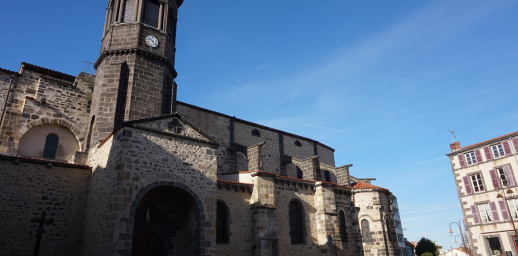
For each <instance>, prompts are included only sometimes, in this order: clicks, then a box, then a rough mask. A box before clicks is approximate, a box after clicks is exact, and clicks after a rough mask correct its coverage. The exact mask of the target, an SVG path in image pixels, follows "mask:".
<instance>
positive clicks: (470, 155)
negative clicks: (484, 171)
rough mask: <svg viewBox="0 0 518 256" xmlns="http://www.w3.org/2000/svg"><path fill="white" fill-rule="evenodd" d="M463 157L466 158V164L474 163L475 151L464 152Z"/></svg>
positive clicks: (475, 158) (475, 160)
mask: <svg viewBox="0 0 518 256" xmlns="http://www.w3.org/2000/svg"><path fill="white" fill-rule="evenodd" d="M464 157H465V158H466V164H467V165H474V164H476V163H477V156H476V155H475V151H471V152H468V153H466V154H464Z"/></svg>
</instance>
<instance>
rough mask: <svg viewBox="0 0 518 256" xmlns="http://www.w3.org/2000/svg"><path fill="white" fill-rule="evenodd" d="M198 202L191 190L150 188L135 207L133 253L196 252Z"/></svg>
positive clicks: (138, 255)
mask: <svg viewBox="0 0 518 256" xmlns="http://www.w3.org/2000/svg"><path fill="white" fill-rule="evenodd" d="M194 203H195V201H194V199H193V198H192V196H191V195H190V194H188V193H187V192H185V191H184V190H182V189H179V188H175V187H168V186H162V187H157V188H154V189H152V190H150V191H149V192H147V193H146V194H145V195H144V196H143V197H142V199H141V200H140V202H139V203H138V206H137V209H136V211H135V221H134V227H133V242H132V253H131V255H133V256H141V255H146V256H162V255H182V256H183V255H186V256H191V255H193V256H194V255H196V254H195V250H194V248H195V244H194V241H195V239H194V238H195V237H194V234H195V226H196V224H195V223H196V221H195V215H194V214H195V210H194V208H195V207H194Z"/></svg>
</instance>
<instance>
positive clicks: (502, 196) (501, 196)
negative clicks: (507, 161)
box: [493, 172, 518, 239]
mask: <svg viewBox="0 0 518 256" xmlns="http://www.w3.org/2000/svg"><path fill="white" fill-rule="evenodd" d="M502 174H503V175H504V177H505V182H501V179H499V178H498V175H499V173H497V177H494V178H493V187H495V190H496V191H497V193H498V195H497V196H496V198H497V199H503V200H504V203H505V207H506V208H507V212H508V213H509V215H510V216H509V219H510V220H511V224H512V225H513V230H514V236H515V238H516V239H518V232H516V227H515V225H514V220H513V216H512V215H511V210H510V209H509V204H508V203H507V196H506V195H505V194H510V195H512V194H513V193H514V192H513V191H512V190H511V189H510V188H509V178H508V177H507V174H506V173H505V172H503V173H502ZM500 184H502V187H501V188H500ZM505 187H506V188H507V190H506V191H504V188H505ZM500 191H502V192H501V193H500Z"/></svg>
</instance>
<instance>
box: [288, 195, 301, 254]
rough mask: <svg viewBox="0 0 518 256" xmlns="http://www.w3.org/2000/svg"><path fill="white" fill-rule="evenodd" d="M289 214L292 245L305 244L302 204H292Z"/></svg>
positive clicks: (292, 202) (295, 202) (293, 202)
mask: <svg viewBox="0 0 518 256" xmlns="http://www.w3.org/2000/svg"><path fill="white" fill-rule="evenodd" d="M289 214H290V235H291V244H304V208H303V207H302V205H301V204H300V202H298V201H296V200H293V201H291V202H290V207H289Z"/></svg>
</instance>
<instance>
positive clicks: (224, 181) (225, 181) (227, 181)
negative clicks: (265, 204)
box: [218, 180, 254, 186]
mask: <svg viewBox="0 0 518 256" xmlns="http://www.w3.org/2000/svg"><path fill="white" fill-rule="evenodd" d="M218 182H223V183H231V184H237V185H246V186H253V185H254V184H252V183H243V182H237V181H230V180H218Z"/></svg>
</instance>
